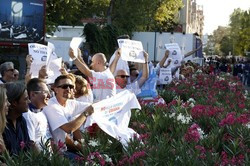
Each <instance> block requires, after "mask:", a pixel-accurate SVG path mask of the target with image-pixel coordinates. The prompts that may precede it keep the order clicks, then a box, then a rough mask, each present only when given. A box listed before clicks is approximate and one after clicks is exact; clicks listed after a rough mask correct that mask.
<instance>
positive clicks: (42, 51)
mask: <svg viewBox="0 0 250 166" xmlns="http://www.w3.org/2000/svg"><path fill="white" fill-rule="evenodd" d="M28 49H29V54H30V55H31V56H32V60H33V61H32V63H31V66H30V71H31V73H32V75H31V77H32V78H33V77H38V73H39V70H40V69H41V67H42V66H44V65H47V62H48V59H50V55H51V53H52V50H51V49H50V48H49V47H47V46H45V45H42V44H37V43H29V44H28Z"/></svg>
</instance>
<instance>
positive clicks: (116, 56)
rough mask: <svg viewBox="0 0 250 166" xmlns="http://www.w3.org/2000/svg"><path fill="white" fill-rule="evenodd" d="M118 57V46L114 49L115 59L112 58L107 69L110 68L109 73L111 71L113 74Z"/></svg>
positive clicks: (119, 54) (119, 53) (119, 52)
mask: <svg viewBox="0 0 250 166" xmlns="http://www.w3.org/2000/svg"><path fill="white" fill-rule="evenodd" d="M120 57H121V49H120V48H118V49H117V50H116V51H115V59H114V60H113V62H112V63H111V64H110V66H109V69H110V71H111V73H113V75H114V74H115V69H116V66H117V63H118V60H119V59H120Z"/></svg>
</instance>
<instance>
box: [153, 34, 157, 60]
mask: <svg viewBox="0 0 250 166" xmlns="http://www.w3.org/2000/svg"><path fill="white" fill-rule="evenodd" d="M156 51H157V49H156V31H155V43H154V62H155V61H156Z"/></svg>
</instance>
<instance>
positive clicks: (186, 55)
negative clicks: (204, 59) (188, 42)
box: [184, 43, 202, 58]
mask: <svg viewBox="0 0 250 166" xmlns="http://www.w3.org/2000/svg"><path fill="white" fill-rule="evenodd" d="M201 47H202V43H201V44H200V46H199V47H198V48H196V49H195V50H193V51H190V52H188V53H186V54H184V58H186V57H189V56H190V55H192V54H193V53H195V52H196V51H198V50H199V49H200V48H201Z"/></svg>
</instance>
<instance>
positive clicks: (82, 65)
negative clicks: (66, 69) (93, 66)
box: [69, 48, 92, 77]
mask: <svg viewBox="0 0 250 166" xmlns="http://www.w3.org/2000/svg"><path fill="white" fill-rule="evenodd" d="M78 53H80V51H79V50H78ZM69 56H70V58H72V59H73V60H74V63H75V64H76V66H77V68H78V69H79V70H80V71H81V72H82V73H83V74H84V75H86V76H88V77H92V73H91V70H90V69H89V67H88V65H87V64H86V63H85V62H84V61H83V62H82V61H81V60H80V59H79V58H78V57H77V56H76V55H74V52H73V49H72V48H70V49H69Z"/></svg>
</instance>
